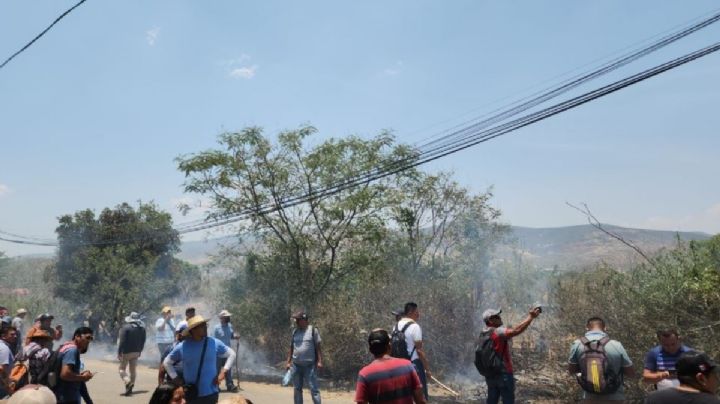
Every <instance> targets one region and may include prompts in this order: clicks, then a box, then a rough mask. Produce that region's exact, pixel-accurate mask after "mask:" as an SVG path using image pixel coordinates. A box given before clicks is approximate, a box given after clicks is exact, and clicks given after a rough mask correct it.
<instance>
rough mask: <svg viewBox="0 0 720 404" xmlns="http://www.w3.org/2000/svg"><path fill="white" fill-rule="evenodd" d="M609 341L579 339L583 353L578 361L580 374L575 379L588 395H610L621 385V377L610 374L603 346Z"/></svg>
mask: <svg viewBox="0 0 720 404" xmlns="http://www.w3.org/2000/svg"><path fill="white" fill-rule="evenodd" d="M609 341H610V338H608V337H603V338H602V339H600V340H597V341H590V340H588V339H587V338H585V337H582V338H580V343H581V344H582V345H583V351H582V353H581V354H580V359H579V360H578V367H579V368H580V373H578V374H577V375H576V378H577V381H578V384H580V387H582V389H583V390H585V391H587V392H588V393H593V394H612V393H614V392H615V391H617V389H618V388H619V387H620V386H621V385H622V377H620V376H619V375H616V374H615V373H613V372H612V370H611V369H610V362H609V361H608V357H607V354H606V353H605V345H606V344H607V343H608V342H609Z"/></svg>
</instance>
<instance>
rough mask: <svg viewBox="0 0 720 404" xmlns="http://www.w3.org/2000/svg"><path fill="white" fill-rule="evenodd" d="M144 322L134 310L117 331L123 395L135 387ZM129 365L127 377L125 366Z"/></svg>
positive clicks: (143, 342)
mask: <svg viewBox="0 0 720 404" xmlns="http://www.w3.org/2000/svg"><path fill="white" fill-rule="evenodd" d="M145 337H146V332H145V324H144V323H143V321H142V319H141V318H140V315H139V314H138V313H136V312H132V313H130V315H129V316H127V317H125V324H123V326H122V327H120V331H119V333H118V360H119V361H120V366H119V367H118V372H119V373H120V379H122V381H123V382H124V383H125V395H126V396H129V395H131V394H132V390H133V387H135V378H136V377H137V371H136V370H137V361H138V358H140V355H141V354H142V351H143V348H145ZM128 365H129V367H130V376H129V377H128V373H127V368H128Z"/></svg>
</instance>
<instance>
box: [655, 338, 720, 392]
mask: <svg viewBox="0 0 720 404" xmlns="http://www.w3.org/2000/svg"><path fill="white" fill-rule="evenodd" d="M675 367H676V370H677V378H678V385H677V386H671V387H668V388H665V389H662V390H658V391H654V392H652V393H650V394H649V395H648V396H647V398H646V399H645V404H677V403H688V404H691V403H692V404H720V399H719V398H718V397H717V396H716V395H715V393H716V392H717V390H718V387H720V374H718V368H717V364H715V362H714V361H713V360H712V359H710V357H709V356H708V355H707V354H705V353H702V352H696V351H687V352H683V353H682V354H680V356H679V357H678V360H677V362H675Z"/></svg>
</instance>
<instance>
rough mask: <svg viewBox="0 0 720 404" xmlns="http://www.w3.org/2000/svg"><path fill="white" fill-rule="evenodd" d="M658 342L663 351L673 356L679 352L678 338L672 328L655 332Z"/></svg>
mask: <svg viewBox="0 0 720 404" xmlns="http://www.w3.org/2000/svg"><path fill="white" fill-rule="evenodd" d="M657 337H658V341H659V342H660V346H661V347H662V349H663V351H665V352H667V353H669V354H674V353H676V352H677V351H679V350H680V336H679V335H678V332H677V330H676V329H674V328H663V329H660V330H658V332H657Z"/></svg>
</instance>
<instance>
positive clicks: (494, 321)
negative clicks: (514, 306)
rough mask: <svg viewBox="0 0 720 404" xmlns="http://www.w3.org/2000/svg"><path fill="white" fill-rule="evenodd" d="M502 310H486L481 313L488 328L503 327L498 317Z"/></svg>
mask: <svg viewBox="0 0 720 404" xmlns="http://www.w3.org/2000/svg"><path fill="white" fill-rule="evenodd" d="M500 313H502V310H500V309H487V310H485V311H484V312H483V315H482V317H483V321H484V322H485V325H486V326H488V327H495V328H497V327H500V326H501V325H503V322H502V318H501V317H500Z"/></svg>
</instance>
